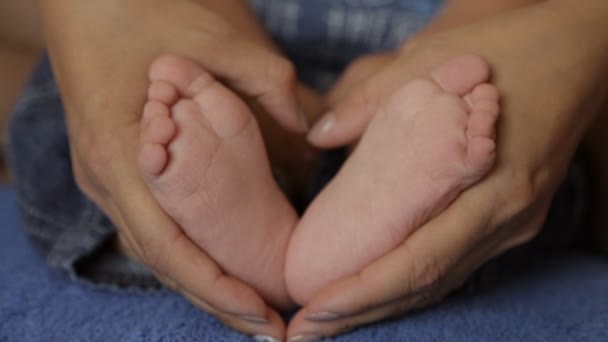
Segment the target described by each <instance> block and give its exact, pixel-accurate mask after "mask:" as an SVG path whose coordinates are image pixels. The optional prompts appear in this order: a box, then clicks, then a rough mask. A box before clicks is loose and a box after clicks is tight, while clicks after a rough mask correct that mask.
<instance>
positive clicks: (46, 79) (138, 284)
mask: <svg viewBox="0 0 608 342" xmlns="http://www.w3.org/2000/svg"><path fill="white" fill-rule="evenodd" d="M252 3H253V5H254V7H255V9H256V11H257V13H258V15H259V17H260V18H261V19H262V21H263V22H264V24H265V25H266V27H267V28H268V30H269V32H271V33H272V35H273V36H274V38H275V39H276V40H277V42H279V44H280V45H281V46H282V47H283V49H284V50H285V51H286V52H287V53H288V55H289V56H290V57H291V58H292V59H293V60H294V61H295V63H296V65H297V67H298V71H299V74H300V77H301V79H302V80H304V81H305V82H307V83H309V84H310V85H312V86H313V87H315V88H317V89H319V90H324V89H327V87H328V86H329V85H330V84H331V83H332V82H333V81H334V80H335V79H336V77H337V75H339V73H340V72H341V70H343V68H344V67H345V66H346V64H347V63H348V62H349V61H352V60H353V59H354V58H356V57H358V56H360V55H363V54H366V53H369V52H374V51H382V50H389V49H392V48H394V47H395V46H396V45H397V44H399V43H400V42H402V41H403V40H405V39H406V38H407V37H409V36H410V35H411V34H413V33H415V32H416V31H418V30H419V29H421V28H422V27H423V25H424V24H425V23H426V22H428V20H430V19H431V18H432V16H433V15H434V13H436V11H437V9H438V8H439V7H440V4H441V1H439V0H426V1H423V0H408V1H406V0H401V1H397V0H334V1H327V0H300V1H295V0H252ZM91 67H95V66H91ZM344 158H345V153H344V151H340V150H337V151H331V152H328V153H327V154H326V155H325V156H324V162H323V163H322V164H323V165H322V167H321V168H320V170H319V172H318V175H317V177H316V179H315V180H314V181H313V184H312V189H311V197H312V196H314V194H315V193H316V192H318V191H319V190H320V188H321V187H322V186H323V185H324V184H325V183H327V181H328V180H329V179H331V177H332V176H333V175H334V174H335V172H336V170H337V169H338V168H339V166H340V165H341V163H342V161H343V160H344ZM9 162H10V165H11V168H12V171H13V175H14V176H15V186H16V190H17V193H18V202H19V206H20V209H21V214H22V218H23V223H24V224H23V227H24V228H25V229H26V231H27V233H28V234H29V236H30V237H31V240H32V241H33V242H34V244H35V245H36V246H37V247H38V249H39V250H40V251H41V253H42V254H43V255H45V256H46V258H47V260H48V263H49V264H50V266H51V267H52V268H54V269H57V270H59V271H60V272H62V273H65V274H67V275H69V276H70V277H71V278H73V279H78V280H82V279H83V278H82V277H83V276H84V277H85V278H86V279H89V280H93V281H94V282H95V283H99V284H100V286H110V287H111V288H112V289H117V288H118V287H120V288H135V289H138V288H142V287H156V286H158V283H157V282H156V281H155V280H154V278H153V277H152V276H151V275H150V273H148V272H147V271H146V270H145V268H143V267H142V266H139V265H137V264H135V263H133V262H131V261H129V260H128V259H127V258H125V257H124V256H122V255H120V254H119V253H117V252H116V251H115V250H114V249H112V248H111V243H109V242H108V241H110V239H111V238H112V237H113V236H114V235H115V227H113V225H112V224H111V222H110V221H109V220H108V218H107V217H106V216H105V215H104V214H103V213H102V212H101V211H100V210H99V209H98V208H97V207H96V206H95V205H94V204H93V203H92V202H91V201H90V200H88V199H87V198H86V197H85V196H84V195H83V194H82V193H81V192H80V190H79V189H78V187H77V185H76V183H75V181H74V177H73V173H72V168H71V161H70V153H69V142H68V138H67V134H66V127H65V118H64V111H63V106H62V103H61V98H60V94H59V92H58V89H57V86H56V84H55V80H54V78H53V74H52V71H51V67H50V64H49V62H48V60H46V59H45V60H43V61H42V63H41V64H40V65H39V66H38V68H37V69H36V71H35V72H34V75H33V77H32V79H31V80H30V82H29V83H28V85H27V87H26V89H25V91H24V93H23V95H22V96H21V99H20V100H19V102H18V104H17V106H16V108H15V111H14V115H13V120H12V123H11V126H10V134H9ZM584 184H585V176H584V172H583V171H581V167H580V166H579V165H578V164H577V165H575V166H574V167H573V169H572V172H571V173H570V174H569V178H568V180H567V181H566V183H565V185H564V187H563V190H562V191H561V192H560V194H559V195H558V197H557V199H556V201H555V205H554V208H553V209H552V211H551V213H552V214H551V215H552V216H551V218H550V219H549V223H550V227H553V228H552V229H546V230H545V231H546V232H551V233H550V236H549V238H548V239H547V240H548V241H549V243H542V244H541V246H545V247H546V246H561V245H563V244H567V242H569V241H571V240H572V236H571V235H572V232H574V231H576V230H577V228H578V227H580V224H581V220H582V217H583V211H584V199H585V197H586V193H585V186H584ZM547 234H549V233H547ZM538 241H544V240H542V238H541V239H539V240H538ZM536 246H538V245H536ZM535 248H536V247H535ZM515 254H517V253H515ZM482 273H483V272H482ZM484 274H485V273H484ZM117 285H118V286H117Z"/></svg>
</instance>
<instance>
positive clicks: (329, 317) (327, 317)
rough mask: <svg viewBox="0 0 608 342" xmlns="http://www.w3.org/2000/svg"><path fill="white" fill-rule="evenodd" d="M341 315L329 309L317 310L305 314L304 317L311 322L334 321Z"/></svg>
mask: <svg viewBox="0 0 608 342" xmlns="http://www.w3.org/2000/svg"><path fill="white" fill-rule="evenodd" d="M340 317H342V316H341V315H340V314H338V313H335V312H329V311H322V312H317V313H314V314H310V315H308V316H306V319H307V320H309V321H313V322H329V321H335V320H337V319H338V318H340Z"/></svg>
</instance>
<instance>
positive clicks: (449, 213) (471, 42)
mask: <svg viewBox="0 0 608 342" xmlns="http://www.w3.org/2000/svg"><path fill="white" fill-rule="evenodd" d="M606 7H607V5H606V4H605V3H604V2H603V1H599V0H598V1H595V0H594V1H593V2H589V3H588V6H587V7H585V8H579V9H577V10H573V6H572V4H571V3H568V2H567V1H562V0H553V1H547V2H544V3H542V4H540V5H536V6H531V7H527V8H525V9H521V10H517V11H513V12H510V13H507V14H504V15H500V16H496V17H494V18H490V19H487V20H483V21H480V22H478V23H476V24H471V25H468V26H465V27H462V28H459V29H454V30H450V31H446V32H444V33H440V34H435V35H431V36H429V37H426V38H423V39H420V40H419V41H418V42H416V43H415V44H413V45H410V46H407V47H406V48H404V49H403V50H402V51H400V52H399V53H397V54H395V55H393V56H392V57H391V56H390V55H389V56H388V57H387V56H385V57H386V58H385V57H379V58H375V57H374V58H371V59H370V58H368V59H366V60H364V61H360V62H359V63H356V64H355V66H354V67H353V68H355V69H351V70H349V71H347V73H346V74H345V75H346V76H345V77H346V79H343V80H342V81H341V82H339V88H338V89H336V90H334V92H333V94H332V96H330V98H331V99H332V101H333V102H334V103H333V107H334V111H333V113H332V114H330V115H329V117H326V119H322V120H321V121H320V122H319V123H318V126H317V129H316V130H313V133H311V135H310V136H309V139H310V140H311V142H312V143H313V144H315V145H317V146H320V147H334V146H339V145H344V144H346V143H350V142H352V141H354V140H356V139H357V138H358V137H359V136H360V134H361V132H362V131H363V130H364V129H365V127H366V126H367V123H368V122H369V120H370V119H371V117H372V115H373V113H375V112H376V108H377V107H378V105H379V104H380V103H382V101H383V99H384V98H385V97H386V96H390V94H391V92H392V91H393V90H394V89H395V88H396V87H397V86H399V85H401V84H403V83H404V82H407V81H408V80H411V79H412V78H415V77H418V76H422V75H424V74H427V73H428V72H429V71H430V70H432V68H433V67H434V66H437V65H439V64H440V63H442V62H443V61H445V60H447V59H449V58H452V57H455V56H459V55H462V54H465V53H474V54H477V55H480V56H482V57H483V58H484V59H486V60H487V61H488V62H489V63H490V65H491V66H492V67H493V71H494V79H493V83H494V84H496V85H497V87H498V88H499V90H500V92H501V94H502V96H503V98H502V99H503V101H502V113H501V119H500V120H501V121H500V123H499V129H498V139H497V141H498V143H497V149H498V150H497V156H498V160H497V163H496V166H495V168H494V170H493V171H492V172H491V173H490V174H489V175H488V176H487V177H486V178H485V179H484V180H482V181H481V182H480V183H478V184H477V185H475V186H474V187H472V188H470V189H469V190H467V191H466V192H464V193H463V194H461V195H460V196H459V197H458V198H457V199H456V201H455V202H454V203H452V205H450V206H449V207H448V208H447V209H446V210H445V211H444V212H443V213H441V214H440V215H439V216H437V217H435V218H434V219H432V220H431V221H429V222H428V223H427V224H425V225H424V226H422V227H421V228H420V229H419V230H418V231H416V232H415V233H414V234H413V235H411V236H410V237H409V238H408V239H407V240H406V241H405V242H404V243H403V244H402V245H401V246H400V247H398V248H397V249H395V250H394V251H393V252H391V253H389V254H388V255H386V256H385V257H383V258H381V259H379V260H377V261H376V262H374V263H373V264H371V265H369V266H368V267H366V268H365V269H364V270H363V271H361V272H360V273H359V274H356V275H354V276H351V277H348V278H345V279H343V280H340V281H338V282H336V283H334V284H331V285H329V286H328V287H327V288H325V289H323V290H321V291H320V292H319V293H318V294H317V295H316V296H315V297H314V298H313V299H312V300H311V301H310V302H309V303H308V304H307V305H306V307H304V308H303V309H302V310H301V311H300V312H299V313H298V314H297V315H296V316H295V317H294V319H293V320H292V322H291V323H290V325H289V327H288V336H289V337H291V338H293V341H304V340H307V339H306V338H311V339H312V338H314V337H325V336H333V335H336V334H339V333H343V332H345V331H348V330H351V329H353V328H355V327H357V326H360V325H363V324H368V323H371V322H375V321H378V320H381V319H385V318H388V317H392V316H396V315H401V314H403V313H406V312H408V311H410V310H413V309H416V308H421V307H425V306H428V305H430V304H433V303H435V302H437V301H439V300H441V299H442V298H443V297H444V296H445V295H447V294H448V293H449V292H450V291H452V290H454V289H455V288H457V287H459V286H460V285H461V284H462V283H463V282H464V281H465V280H466V279H467V277H468V276H469V275H470V274H471V273H472V272H473V271H474V270H475V269H477V268H478V267H479V266H480V265H482V264H483V263H484V262H486V261H487V260H489V259H491V258H493V257H495V256H497V255H499V254H501V253H503V252H505V251H506V250H508V249H510V248H512V247H514V246H517V245H520V244H522V243H524V242H527V241H529V240H530V239H532V238H533V237H534V236H535V235H536V234H537V233H538V231H539V230H540V229H541V227H542V224H543V222H544V220H545V217H546V214H547V211H548V208H549V206H550V203H551V199H552V197H553V194H554V192H555V190H556V189H557V186H558V185H559V183H560V182H561V180H562V179H563V176H564V174H565V171H566V169H567V166H568V164H569V161H570V159H571V157H572V154H573V153H574V150H575V149H576V147H577V146H578V144H579V142H580V140H581V137H582V136H583V134H584V132H585V130H586V129H587V127H588V126H589V125H590V124H591V123H592V121H593V119H594V117H595V114H596V113H597V112H598V111H599V109H600V108H601V104H602V101H603V97H604V96H605V94H606V93H608V91H607V90H608V87H607V85H606V84H605V82H604V80H605V78H604V75H605V74H606V71H607V70H606V65H605V60H606V57H607V56H608V49H607V48H606V46H608V44H606V43H607V41H608V35H604V36H602V37H605V38H603V39H600V38H598V37H599V35H598V34H593V33H592V32H597V31H598V30H599V31H601V30H604V31H603V32H606V31H608V30H607V29H606V28H605V27H604V26H605V25H603V19H602V18H601V15H598V14H597V13H601V10H605V9H606ZM572 70H576V73H574V72H571V71H572ZM349 79H351V80H355V83H359V84H360V85H359V86H353V82H352V81H349ZM361 80H364V81H361ZM328 118H329V119H328ZM328 122H329V124H328ZM296 337H297V338H296Z"/></svg>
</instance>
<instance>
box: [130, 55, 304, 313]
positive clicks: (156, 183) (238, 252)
mask: <svg viewBox="0 0 608 342" xmlns="http://www.w3.org/2000/svg"><path fill="white" fill-rule="evenodd" d="M150 80H151V85H150V89H149V94H148V97H149V99H148V102H147V103H146V106H145V108H144V114H143V118H142V132H141V136H142V141H141V149H140V154H139V166H140V170H141V173H142V175H143V176H144V179H145V181H146V183H147V184H148V186H149V188H150V190H151V191H152V193H153V194H154V196H155V198H156V200H157V201H158V202H159V203H160V205H161V207H162V208H163V209H164V210H165V211H166V212H167V213H168V214H169V215H170V216H171V217H172V218H173V219H174V220H175V221H176V223H177V224H179V225H180V226H181V228H182V229H183V230H184V232H185V233H186V235H187V236H188V237H190V238H191V239H192V240H193V241H194V243H196V244H197V245H198V246H199V247H201V248H202V249H203V250H204V251H205V252H206V253H208V254H209V255H210V256H211V257H212V258H213V259H214V260H215V261H216V262H217V263H218V264H219V265H220V266H221V267H222V268H223V269H224V271H226V272H227V273H229V274H231V275H233V276H235V277H237V278H239V279H241V280H243V281H244V282H245V283H247V284H249V285H251V286H252V287H253V288H255V289H256V290H257V291H259V293H260V294H261V295H262V296H263V297H264V298H265V299H266V300H267V301H268V302H269V303H270V304H271V305H273V306H275V307H278V308H287V307H289V306H290V305H291V300H290V299H289V296H288V294H287V291H286V289H285V283H284V275H283V269H284V267H283V266H284V259H285V251H286V247H287V244H288V241H289V237H290V235H291V231H292V228H293V227H294V225H295V224H296V221H297V215H296V213H295V211H294V210H293V208H292V207H291V205H290V204H289V202H288V201H287V199H286V198H285V196H284V195H283V193H282V192H281V190H280V189H279V187H278V186H277V184H276V182H275V181H274V179H273V177H272V174H271V171H270V166H269V163H268V158H267V156H266V151H265V148H264V144H263V142H262V137H261V134H260V131H259V129H258V126H257V123H256V120H255V118H254V117H253V114H252V113H251V112H250V110H249V109H248V107H247V106H246V105H245V104H244V103H243V102H242V101H241V99H240V98H238V97H237V96H236V95H235V94H234V93H232V92H231V91H230V90H228V89H226V88H225V87H224V86H223V85H222V84H221V83H219V82H217V81H216V80H215V79H214V78H213V76H211V75H210V74H209V73H208V72H206V71H205V70H203V69H202V68H201V67H200V66H199V65H197V64H196V63H194V62H192V61H191V60H188V59H186V58H181V57H176V56H163V57H160V58H158V59H157V60H156V61H155V62H154V63H152V66H151V67H150ZM184 262H187V260H185V261H184Z"/></svg>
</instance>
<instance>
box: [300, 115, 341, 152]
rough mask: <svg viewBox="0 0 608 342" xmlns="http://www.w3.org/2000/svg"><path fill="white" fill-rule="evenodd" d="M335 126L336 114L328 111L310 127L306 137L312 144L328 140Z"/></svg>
mask: <svg viewBox="0 0 608 342" xmlns="http://www.w3.org/2000/svg"><path fill="white" fill-rule="evenodd" d="M335 126H336V114H335V113H334V112H329V113H327V114H325V115H323V117H321V119H320V120H319V121H318V122H317V123H316V124H315V125H314V126H313V127H312V129H311V130H310V132H309V133H308V136H307V139H308V141H309V142H311V143H312V144H314V145H317V144H323V142H324V141H327V140H328V137H329V136H330V135H331V132H332V130H333V128H334V127H335Z"/></svg>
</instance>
